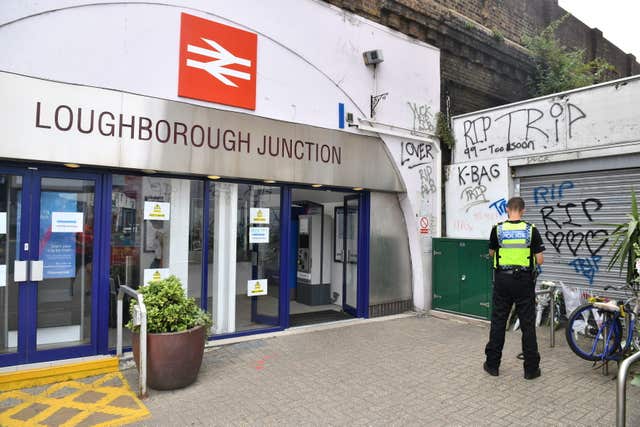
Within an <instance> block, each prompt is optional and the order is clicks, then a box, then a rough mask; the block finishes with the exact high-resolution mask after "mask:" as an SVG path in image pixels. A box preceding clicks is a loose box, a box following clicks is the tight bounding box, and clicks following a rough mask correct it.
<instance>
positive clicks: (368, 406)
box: [126, 316, 640, 426]
mask: <svg viewBox="0 0 640 427" xmlns="http://www.w3.org/2000/svg"><path fill="white" fill-rule="evenodd" d="M488 334H489V329H488V324H487V323H483V322H477V321H465V320H464V319H462V320H461V319H446V318H444V319H443V318H439V317H432V316H427V317H410V318H404V319H397V320H388V321H379V322H370V323H368V322H365V323H361V324H356V325H351V326H346V327H342V328H336V329H328V330H319V331H314V332H308V333H303V334H290V335H281V336H278V337H275V338H268V339H261V340H256V341H250V342H244V343H238V344H232V345H226V346H221V347H216V348H214V349H212V350H211V351H208V352H207V353H205V358H204V361H203V365H202V369H201V372H200V375H199V377H198V380H197V381H196V383H194V384H193V385H191V386H189V387H187V388H185V389H182V390H177V391H172V392H162V391H155V390H150V392H149V397H148V398H147V399H146V400H145V401H144V403H145V404H146V405H147V407H148V408H149V410H150V411H151V414H152V415H151V417H150V418H148V419H146V420H144V421H142V422H139V423H137V424H136V425H138V426H175V425H184V426H215V425H220V426H222V425H224V426H227V425H241V426H247V425H257V426H260V425H278V426H282V425H291V426H294V425H295V426H307V425H308V426H319V425H336V426H342V425H362V426H383V425H384V426H389V425H392V426H405V425H416V426H417V425H420V426H425V425H427V426H431V425H433V426H442V425H474V426H476V425H478V426H484V425H487V426H488V425H491V426H494V425H498V426H501V425H504V426H507V425H509V426H511V425H538V426H539V425H558V426H577V425H613V424H615V397H616V393H615V385H616V383H615V381H614V379H613V378H614V375H615V372H616V365H615V364H612V366H611V367H610V374H609V376H604V375H603V374H602V371H601V370H599V369H592V366H591V363H590V362H587V361H584V360H582V359H579V358H578V357H577V356H575V355H574V354H573V353H572V352H571V351H570V350H569V348H568V347H567V345H566V343H565V341H564V335H563V334H562V331H560V332H559V333H558V334H557V336H556V347H555V348H549V344H548V343H549V341H548V336H547V329H546V328H545V329H539V331H538V335H539V336H538V342H539V347H540V351H541V356H542V362H541V368H542V377H540V378H538V379H535V380H532V381H527V380H525V379H524V378H523V370H522V361H520V360H518V359H517V358H516V356H517V354H518V353H519V352H520V345H521V344H520V342H521V341H520V337H521V335H520V332H508V333H507V339H506V345H505V351H504V360H503V363H502V366H501V368H500V376H499V377H491V376H489V375H487V374H486V373H485V372H484V371H483V370H482V362H483V361H484V346H485V344H486V341H487V338H488ZM126 375H127V377H128V378H129V381H130V383H131V384H132V386H134V387H135V384H136V381H137V378H136V372H135V371H134V370H129V371H127V372H126ZM627 395H628V401H629V402H630V403H629V405H628V414H629V417H628V425H634V424H635V425H640V407H639V405H637V404H635V402H638V399H639V398H640V388H637V387H631V386H630V387H628V392H627Z"/></svg>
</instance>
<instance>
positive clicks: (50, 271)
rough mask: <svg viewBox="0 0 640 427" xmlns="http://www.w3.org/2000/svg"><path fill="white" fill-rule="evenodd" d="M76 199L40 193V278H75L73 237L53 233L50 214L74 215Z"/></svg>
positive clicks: (74, 196)
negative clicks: (67, 213) (71, 213)
mask: <svg viewBox="0 0 640 427" xmlns="http://www.w3.org/2000/svg"><path fill="white" fill-rule="evenodd" d="M77 206H78V201H77V195H76V194H75V193H64V192H56V191H43V192H42V193H40V259H41V260H43V261H44V278H45V279H61V278H69V277H75V276H76V233H53V232H52V229H51V213H52V212H77V210H78V209H77Z"/></svg>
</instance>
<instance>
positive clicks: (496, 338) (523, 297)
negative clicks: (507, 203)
mask: <svg viewBox="0 0 640 427" xmlns="http://www.w3.org/2000/svg"><path fill="white" fill-rule="evenodd" d="M509 222H512V223H520V222H521V221H509ZM496 228H497V226H493V228H492V229H491V236H490V238H489V249H492V250H494V251H496V255H495V256H498V253H499V251H500V244H499V242H498V233H497V229H496ZM531 231H532V233H531V245H530V247H529V249H530V253H529V256H530V264H529V268H525V269H522V270H520V269H516V270H514V269H504V270H503V269H501V268H500V267H499V266H498V268H497V269H496V270H494V281H493V300H492V304H493V310H492V313H491V332H490V333H489V342H488V343H487V346H486V348H485V354H486V356H487V359H486V366H487V367H489V369H491V370H495V371H496V372H497V370H498V367H499V366H500V360H501V359H502V348H503V347H504V337H505V330H506V327H507V318H508V317H509V313H510V311H511V306H512V305H513V304H514V303H515V305H516V313H517V314H518V319H520V329H521V330H522V352H523V353H524V371H525V376H526V375H527V374H533V373H534V372H536V371H537V370H538V368H539V364H540V354H539V353H538V343H537V341H536V328H535V317H536V303H535V278H534V260H533V257H534V254H537V253H540V252H543V251H544V250H545V247H544V244H543V242H542V238H541V236H540V233H539V232H538V229H537V228H536V227H531Z"/></svg>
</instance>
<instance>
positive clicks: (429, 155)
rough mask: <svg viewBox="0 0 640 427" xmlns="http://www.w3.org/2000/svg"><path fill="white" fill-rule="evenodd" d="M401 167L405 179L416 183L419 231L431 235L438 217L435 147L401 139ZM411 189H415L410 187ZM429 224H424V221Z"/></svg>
mask: <svg viewBox="0 0 640 427" xmlns="http://www.w3.org/2000/svg"><path fill="white" fill-rule="evenodd" d="M399 154H400V155H399V163H400V169H401V172H402V174H403V176H405V181H406V182H407V183H408V186H409V187H410V185H409V182H411V183H412V184H414V185H415V187H414V188H415V192H414V194H415V202H416V204H417V214H416V215H417V217H418V218H417V219H418V220H419V221H421V222H422V223H421V225H420V227H419V233H420V234H421V235H429V234H431V233H432V231H433V230H434V227H435V224H436V219H435V212H434V205H435V200H434V198H435V197H437V191H438V189H437V184H436V183H437V177H436V172H435V171H436V168H435V165H434V147H433V145H432V144H430V143H427V142H418V141H400V153H399ZM409 191H414V190H411V189H409ZM425 221H426V222H427V224H428V226H423V224H424V222H425Z"/></svg>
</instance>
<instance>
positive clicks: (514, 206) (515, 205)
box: [507, 197, 524, 212]
mask: <svg viewBox="0 0 640 427" xmlns="http://www.w3.org/2000/svg"><path fill="white" fill-rule="evenodd" d="M507 209H509V210H514V211H518V212H520V211H523V210H524V199H523V198H522V197H512V198H510V199H509V201H508V202H507Z"/></svg>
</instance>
